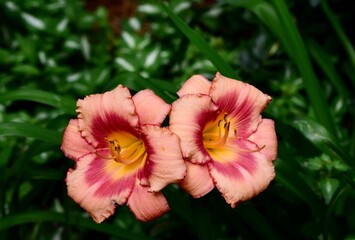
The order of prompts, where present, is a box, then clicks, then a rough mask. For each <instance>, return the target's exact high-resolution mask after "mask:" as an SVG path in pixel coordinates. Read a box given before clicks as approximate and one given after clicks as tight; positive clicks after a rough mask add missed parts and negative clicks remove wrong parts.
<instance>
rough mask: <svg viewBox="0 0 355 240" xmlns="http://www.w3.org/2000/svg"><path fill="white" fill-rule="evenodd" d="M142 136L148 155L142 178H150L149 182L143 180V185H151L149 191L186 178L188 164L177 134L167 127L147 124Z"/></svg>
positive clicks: (155, 190)
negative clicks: (183, 156) (184, 158)
mask: <svg viewBox="0 0 355 240" xmlns="http://www.w3.org/2000/svg"><path fill="white" fill-rule="evenodd" d="M142 138H143V142H144V144H145V147H146V151H147V154H148V156H147V162H146V164H145V166H144V169H143V170H142V171H141V178H143V179H145V180H148V183H144V180H143V185H149V186H150V188H149V191H152V192H157V191H160V190H161V189H162V188H164V187H165V186H166V185H168V184H170V183H176V182H178V181H180V180H181V179H183V178H184V176H185V174H186V165H185V162H184V160H183V158H182V154H181V149H180V140H179V138H178V136H177V135H175V134H174V133H172V132H171V131H170V130H169V129H167V128H161V127H158V126H155V125H146V126H143V127H142Z"/></svg>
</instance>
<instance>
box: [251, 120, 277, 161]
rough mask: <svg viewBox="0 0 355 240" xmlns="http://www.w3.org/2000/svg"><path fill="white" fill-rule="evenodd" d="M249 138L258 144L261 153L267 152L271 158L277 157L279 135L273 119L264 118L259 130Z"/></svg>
mask: <svg viewBox="0 0 355 240" xmlns="http://www.w3.org/2000/svg"><path fill="white" fill-rule="evenodd" d="M249 140H250V141H252V142H254V143H255V144H257V145H258V147H259V148H262V147H263V149H261V151H260V152H261V153H263V154H265V155H266V156H267V157H268V158H269V159H270V160H275V159H276V157H277V136H276V131H275V123H274V121H273V120H271V119H263V120H262V122H261V123H260V125H259V126H258V130H257V131H256V132H255V133H253V134H252V135H251V136H250V137H249Z"/></svg>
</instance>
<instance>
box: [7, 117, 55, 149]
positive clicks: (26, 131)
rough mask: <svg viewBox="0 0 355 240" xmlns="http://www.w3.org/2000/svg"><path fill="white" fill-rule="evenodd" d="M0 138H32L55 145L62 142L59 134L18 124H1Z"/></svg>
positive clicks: (25, 124)
mask: <svg viewBox="0 0 355 240" xmlns="http://www.w3.org/2000/svg"><path fill="white" fill-rule="evenodd" d="M0 136H17V137H26V138H34V139H38V140H41V141H44V142H47V143H51V144H55V145H60V144H61V142H62V134H61V133H60V132H57V131H54V130H49V129H46V128H42V127H38V126H35V125H31V124H28V123H18V122H8V123H2V124H1V125H0Z"/></svg>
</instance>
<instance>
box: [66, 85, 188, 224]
mask: <svg viewBox="0 0 355 240" xmlns="http://www.w3.org/2000/svg"><path fill="white" fill-rule="evenodd" d="M170 109H171V106H170V105H169V104H167V103H165V102H164V101H163V100H162V99H161V98H159V97H158V96H156V95H155V94H154V93H153V92H152V91H151V90H143V91H140V92H138V93H137V94H135V95H134V96H133V97H132V96H131V94H130V92H129V90H128V89H127V88H125V87H123V86H122V85H119V86H118V87H116V88H115V89H114V90H112V91H109V92H105V93H103V94H94V95H90V96H87V97H85V98H84V99H83V100H78V102H77V112H78V119H72V120H70V122H69V125H68V126H67V128H66V130H65V132H64V136H63V143H62V147H61V149H62V151H63V152H64V153H65V155H66V156H67V157H69V158H71V159H73V160H74V161H76V166H75V168H74V169H69V171H68V173H67V178H66V183H67V188H68V195H69V196H70V197H71V198H72V199H73V200H74V201H75V202H77V203H78V204H80V206H81V207H82V208H84V209H85V210H86V211H87V212H88V213H89V214H90V215H91V216H92V218H93V219H94V220H95V221H96V222H97V223H100V222H102V221H103V220H105V219H106V218H108V217H109V216H110V215H112V214H113V213H114V209H115V207H116V206H117V205H123V204H127V205H128V207H129V208H130V209H131V210H132V212H133V213H134V214H135V216H136V218H137V219H139V220H141V221H148V220H151V219H154V218H156V217H159V216H161V215H162V214H164V213H165V212H166V211H168V210H169V206H168V202H167V200H166V199H165V197H164V196H163V194H162V193H161V192H160V190H161V189H162V188H164V187H165V186H166V185H168V184H170V183H175V182H178V181H179V180H181V179H183V178H184V176H185V174H186V165H185V162H184V160H183V158H182V154H181V149H180V140H179V138H178V137H177V136H176V135H175V134H174V133H172V132H171V131H170V130H169V129H167V128H162V127H160V125H161V123H162V122H163V121H164V119H165V117H166V115H167V114H168V113H169V111H170Z"/></svg>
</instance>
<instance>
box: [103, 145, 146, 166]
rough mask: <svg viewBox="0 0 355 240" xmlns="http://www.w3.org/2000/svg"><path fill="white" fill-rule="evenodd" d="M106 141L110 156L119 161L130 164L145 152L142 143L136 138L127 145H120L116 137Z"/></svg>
mask: <svg viewBox="0 0 355 240" xmlns="http://www.w3.org/2000/svg"><path fill="white" fill-rule="evenodd" d="M108 143H109V149H110V153H111V158H112V159H114V160H115V161H116V162H119V163H124V164H130V163H133V162H135V161H137V160H139V159H141V158H143V157H144V155H146V154H147V153H146V151H145V147H144V143H143V142H142V141H141V140H138V139H137V141H134V142H133V143H131V144H129V145H127V146H121V145H120V142H119V141H118V140H117V139H109V140H108Z"/></svg>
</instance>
